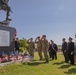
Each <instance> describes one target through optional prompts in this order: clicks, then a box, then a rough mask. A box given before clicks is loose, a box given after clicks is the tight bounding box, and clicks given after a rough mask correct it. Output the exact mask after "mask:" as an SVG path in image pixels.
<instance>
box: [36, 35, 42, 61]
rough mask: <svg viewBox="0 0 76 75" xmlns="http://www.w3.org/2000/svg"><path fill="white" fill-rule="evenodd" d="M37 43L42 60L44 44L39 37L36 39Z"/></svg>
mask: <svg viewBox="0 0 76 75" xmlns="http://www.w3.org/2000/svg"><path fill="white" fill-rule="evenodd" d="M35 43H37V50H38V55H39V57H40V60H42V43H41V39H40V37H39V36H38V37H37V38H36V40H35Z"/></svg>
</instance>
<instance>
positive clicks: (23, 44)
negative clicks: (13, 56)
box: [20, 38, 29, 52]
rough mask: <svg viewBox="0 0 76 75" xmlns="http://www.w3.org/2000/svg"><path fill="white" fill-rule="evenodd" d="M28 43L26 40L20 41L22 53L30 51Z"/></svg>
mask: <svg viewBox="0 0 76 75" xmlns="http://www.w3.org/2000/svg"><path fill="white" fill-rule="evenodd" d="M28 46H29V45H28V43H27V40H26V39H25V38H22V39H20V49H21V51H22V52H24V51H27V50H28Z"/></svg>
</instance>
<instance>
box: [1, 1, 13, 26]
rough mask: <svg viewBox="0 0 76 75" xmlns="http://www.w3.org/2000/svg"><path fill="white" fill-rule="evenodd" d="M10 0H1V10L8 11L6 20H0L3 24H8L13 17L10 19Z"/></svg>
mask: <svg viewBox="0 0 76 75" xmlns="http://www.w3.org/2000/svg"><path fill="white" fill-rule="evenodd" d="M8 1H9V0H0V10H4V11H5V12H6V20H4V21H2V22H0V24H2V25H4V24H5V25H8V23H9V22H8V21H11V20H12V19H9V16H10V12H12V10H11V8H10V6H8Z"/></svg>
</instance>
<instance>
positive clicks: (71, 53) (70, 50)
mask: <svg viewBox="0 0 76 75" xmlns="http://www.w3.org/2000/svg"><path fill="white" fill-rule="evenodd" d="M72 40H73V39H72V38H71V37H69V42H68V56H69V60H70V64H72V65H74V42H72Z"/></svg>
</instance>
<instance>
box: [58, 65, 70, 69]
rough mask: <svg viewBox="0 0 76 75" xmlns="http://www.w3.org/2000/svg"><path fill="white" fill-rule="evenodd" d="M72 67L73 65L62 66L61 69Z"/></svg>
mask: <svg viewBox="0 0 76 75" xmlns="http://www.w3.org/2000/svg"><path fill="white" fill-rule="evenodd" d="M70 66H71V65H62V66H60V67H59V69H61V68H62V69H64V68H69V67H70Z"/></svg>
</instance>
